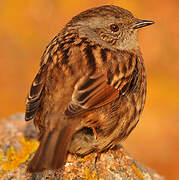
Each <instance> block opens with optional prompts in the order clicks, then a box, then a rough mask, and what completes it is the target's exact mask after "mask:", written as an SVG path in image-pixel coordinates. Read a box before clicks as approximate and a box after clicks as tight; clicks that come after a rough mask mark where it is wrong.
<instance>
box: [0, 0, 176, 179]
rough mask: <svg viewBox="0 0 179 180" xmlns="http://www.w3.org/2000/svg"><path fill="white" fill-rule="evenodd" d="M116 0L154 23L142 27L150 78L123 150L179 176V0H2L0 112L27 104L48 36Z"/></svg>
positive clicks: (7, 112)
mask: <svg viewBox="0 0 179 180" xmlns="http://www.w3.org/2000/svg"><path fill="white" fill-rule="evenodd" d="M104 4H113V5H118V6H121V7H123V8H126V9H128V10H130V11H131V12H133V14H134V15H135V16H136V17H138V18H141V19H148V20H154V21H155V22H156V24H154V25H152V26H150V27H147V28H144V29H142V30H141V31H140V34H139V40H140V46H141V50H142V52H143V57H144V60H145V65H146V69H147V77H148V94H147V102H146V106H145V110H144V113H143V116H142V118H141V120H140V122H139V124H138V126H137V127H136V129H135V130H134V131H133V133H132V134H131V135H130V136H129V138H128V139H127V140H126V141H125V142H124V143H123V144H124V146H125V147H126V149H127V150H128V151H129V152H130V153H131V155H132V156H134V157H135V158H136V159H137V160H139V161H140V162H142V163H143V164H145V165H147V166H149V167H152V168H154V169H156V170H157V171H158V172H159V173H160V174H162V175H164V176H165V177H166V179H170V180H175V179H179V175H178V168H179V166H178V163H179V30H178V28H179V15H178V14H179V2H178V1H177V0H170V1H169V0H168V1H167V0H158V1H156V0H150V1H141V0H128V1H124V0H100V1H97V0H83V1H82V0H75V1H74V0H65V1H64V0H53V1H51V0H38V1H36V0H28V1H21V0H16V1H14V0H1V2H0V117H7V116H9V115H10V114H13V113H16V112H23V111H24V109H25V98H26V95H27V93H28V90H29V88H30V84H31V82H32V80H33V78H34V76H35V74H36V73H37V71H38V69H39V62H40V57H41V55H42V52H43V50H44V48H45V47H46V45H47V44H48V43H49V42H50V40H51V39H52V38H53V37H54V36H55V35H56V34H57V33H58V32H59V31H60V29H61V28H62V27H63V26H64V25H65V24H66V23H67V22H68V21H69V20H70V19H71V18H72V17H73V16H74V15H76V14H78V13H79V12H81V11H84V10H86V9H88V8H91V7H95V6H101V5H104Z"/></svg>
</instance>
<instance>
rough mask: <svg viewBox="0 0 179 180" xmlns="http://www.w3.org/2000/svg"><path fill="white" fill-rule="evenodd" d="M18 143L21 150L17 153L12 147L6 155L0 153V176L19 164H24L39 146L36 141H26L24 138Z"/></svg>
mask: <svg viewBox="0 0 179 180" xmlns="http://www.w3.org/2000/svg"><path fill="white" fill-rule="evenodd" d="M20 142H21V144H22V148H21V151H19V152H17V151H15V150H14V147H13V146H11V147H10V148H9V149H8V150H7V152H6V153H4V152H3V151H2V150H1V151H0V175H1V174H2V173H7V172H8V171H11V170H15V169H17V168H18V167H19V165H20V164H22V163H25V162H26V161H27V160H28V158H29V157H30V155H31V154H32V153H33V152H34V151H35V150H36V149H37V148H38V145H39V143H38V142H37V141H28V140H26V139H24V138H22V139H21V141H20Z"/></svg>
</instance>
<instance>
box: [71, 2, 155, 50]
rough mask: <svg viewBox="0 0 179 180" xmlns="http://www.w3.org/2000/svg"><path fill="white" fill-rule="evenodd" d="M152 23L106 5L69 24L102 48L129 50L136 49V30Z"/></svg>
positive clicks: (76, 17) (88, 11)
mask: <svg viewBox="0 0 179 180" xmlns="http://www.w3.org/2000/svg"><path fill="white" fill-rule="evenodd" d="M153 23H154V22H153V21H147V20H140V19H137V18H135V17H134V16H133V14H132V13H131V12H129V11H128V10H125V9H123V8H120V7H117V6H112V5H106V6H101V7H97V8H93V9H89V10H87V11H84V12H82V13H80V14H79V15H77V16H75V17H74V18H73V19H72V21H71V22H70V23H69V24H70V25H73V26H74V27H76V28H78V32H79V35H80V36H81V37H87V38H89V39H90V40H92V41H95V42H97V43H100V44H101V45H103V46H108V47H112V48H116V49H120V50H130V49H137V48H138V38H137V31H138V29H139V28H142V27H145V26H148V25H151V24H153Z"/></svg>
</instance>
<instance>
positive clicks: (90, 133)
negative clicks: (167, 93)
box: [25, 5, 154, 172]
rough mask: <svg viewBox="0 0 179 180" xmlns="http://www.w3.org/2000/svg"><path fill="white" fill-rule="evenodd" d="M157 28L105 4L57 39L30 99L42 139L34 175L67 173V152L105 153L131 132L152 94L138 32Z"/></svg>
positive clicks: (76, 19)
mask: <svg viewBox="0 0 179 180" xmlns="http://www.w3.org/2000/svg"><path fill="white" fill-rule="evenodd" d="M153 23H154V22H153V21H146V20H139V19H136V18H135V17H134V16H133V15H132V13H131V12H129V11H127V10H125V9H123V8H120V7H117V6H112V5H111V6H109V5H106V6H102V7H97V8H93V9H89V10H87V11H84V12H82V13H80V14H79V15H77V16H75V17H74V18H73V19H72V20H71V21H70V22H69V23H68V24H67V25H66V26H65V27H64V28H63V29H62V31H61V32H60V33H59V34H58V35H57V36H56V37H55V38H54V39H53V40H52V41H51V43H50V44H49V45H48V46H47V48H46V50H45V52H44V54H43V56H42V60H41V63H40V70H39V72H38V73H37V75H36V77H35V79H34V81H33V83H32V86H31V89H30V92H29V96H28V98H27V102H26V115H25V119H26V121H28V120H32V119H33V120H34V124H35V126H36V127H37V129H39V140H40V146H39V148H38V150H37V151H36V153H35V156H34V157H33V159H32V160H31V162H30V163H29V166H28V170H29V171H30V172H38V171H43V170H46V169H57V168H62V167H63V165H64V164H65V161H66V157H67V153H68V152H70V153H72V154H76V155H81V156H84V155H86V154H89V153H91V152H98V153H100V152H103V151H104V150H108V149H110V148H112V147H114V146H115V145H118V144H119V143H120V141H121V140H123V139H125V138H126V137H127V136H128V135H129V134H130V132H131V131H132V130H133V129H134V127H135V126H136V125H137V122H138V121H139V118H140V115H141V112H142V110H143V108H144V103H145V97H146V75H145V68H144V62H143V58H142V55H141V52H140V49H139V44H138V38H137V32H138V29H139V28H141V27H144V26H148V25H151V24H153Z"/></svg>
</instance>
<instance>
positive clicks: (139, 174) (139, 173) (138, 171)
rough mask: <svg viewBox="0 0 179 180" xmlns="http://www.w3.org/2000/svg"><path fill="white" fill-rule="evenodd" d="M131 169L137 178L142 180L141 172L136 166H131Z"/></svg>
mask: <svg viewBox="0 0 179 180" xmlns="http://www.w3.org/2000/svg"><path fill="white" fill-rule="evenodd" d="M132 169H134V171H135V172H136V174H137V176H138V177H139V178H140V179H144V176H143V175H142V173H141V171H140V169H139V168H137V167H136V165H134V164H133V165H132Z"/></svg>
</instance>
